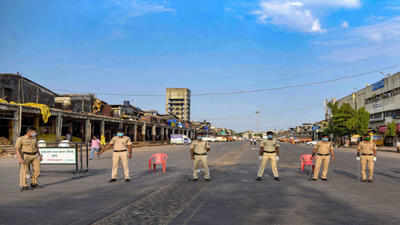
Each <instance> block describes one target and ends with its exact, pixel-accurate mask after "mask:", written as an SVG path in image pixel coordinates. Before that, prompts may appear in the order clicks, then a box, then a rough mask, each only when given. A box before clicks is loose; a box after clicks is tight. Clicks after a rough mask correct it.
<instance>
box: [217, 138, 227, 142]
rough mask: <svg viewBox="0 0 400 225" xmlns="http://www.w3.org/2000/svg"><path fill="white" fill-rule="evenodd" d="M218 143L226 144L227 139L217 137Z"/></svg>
mask: <svg viewBox="0 0 400 225" xmlns="http://www.w3.org/2000/svg"><path fill="white" fill-rule="evenodd" d="M216 141H217V142H226V138H225V137H217V138H216Z"/></svg>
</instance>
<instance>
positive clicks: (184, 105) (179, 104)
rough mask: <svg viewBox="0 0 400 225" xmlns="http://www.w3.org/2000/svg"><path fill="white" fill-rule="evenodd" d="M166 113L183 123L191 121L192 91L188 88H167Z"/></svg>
mask: <svg viewBox="0 0 400 225" xmlns="http://www.w3.org/2000/svg"><path fill="white" fill-rule="evenodd" d="M166 100H167V101H166V102H167V104H166V110H165V111H166V112H167V113H169V114H173V115H175V116H176V117H178V118H179V119H180V120H183V121H190V90H189V89H188V88H167V97H166Z"/></svg>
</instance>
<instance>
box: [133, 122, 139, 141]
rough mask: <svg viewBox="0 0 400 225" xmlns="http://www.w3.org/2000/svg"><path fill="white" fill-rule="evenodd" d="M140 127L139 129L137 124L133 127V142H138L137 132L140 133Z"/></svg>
mask: <svg viewBox="0 0 400 225" xmlns="http://www.w3.org/2000/svg"><path fill="white" fill-rule="evenodd" d="M137 128H138V127H137V124H136V123H135V124H134V125H133V130H134V133H133V142H137V132H138V129H137Z"/></svg>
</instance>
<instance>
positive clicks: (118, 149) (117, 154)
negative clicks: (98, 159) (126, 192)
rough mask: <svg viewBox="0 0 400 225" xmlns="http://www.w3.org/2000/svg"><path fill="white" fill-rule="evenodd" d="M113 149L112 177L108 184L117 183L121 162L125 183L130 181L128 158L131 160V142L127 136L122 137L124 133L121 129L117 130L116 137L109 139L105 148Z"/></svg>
mask: <svg viewBox="0 0 400 225" xmlns="http://www.w3.org/2000/svg"><path fill="white" fill-rule="evenodd" d="M110 147H113V151H114V152H113V157H112V161H113V165H112V175H111V180H110V181H109V182H110V183H113V182H116V181H117V176H118V167H119V161H120V160H121V163H122V168H123V169H124V176H125V181H126V182H129V181H131V177H130V175H129V165H128V158H129V159H131V158H132V142H131V139H130V138H129V137H127V136H124V131H123V130H122V129H120V130H118V132H117V136H115V137H113V138H112V139H111V142H110V143H109V144H108V145H107V146H106V148H105V149H109V148H110Z"/></svg>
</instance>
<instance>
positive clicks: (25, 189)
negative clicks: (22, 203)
mask: <svg viewBox="0 0 400 225" xmlns="http://www.w3.org/2000/svg"><path fill="white" fill-rule="evenodd" d="M19 190H20V191H21V192H23V191H29V187H28V186H25V187H22V188H20V189H19Z"/></svg>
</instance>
